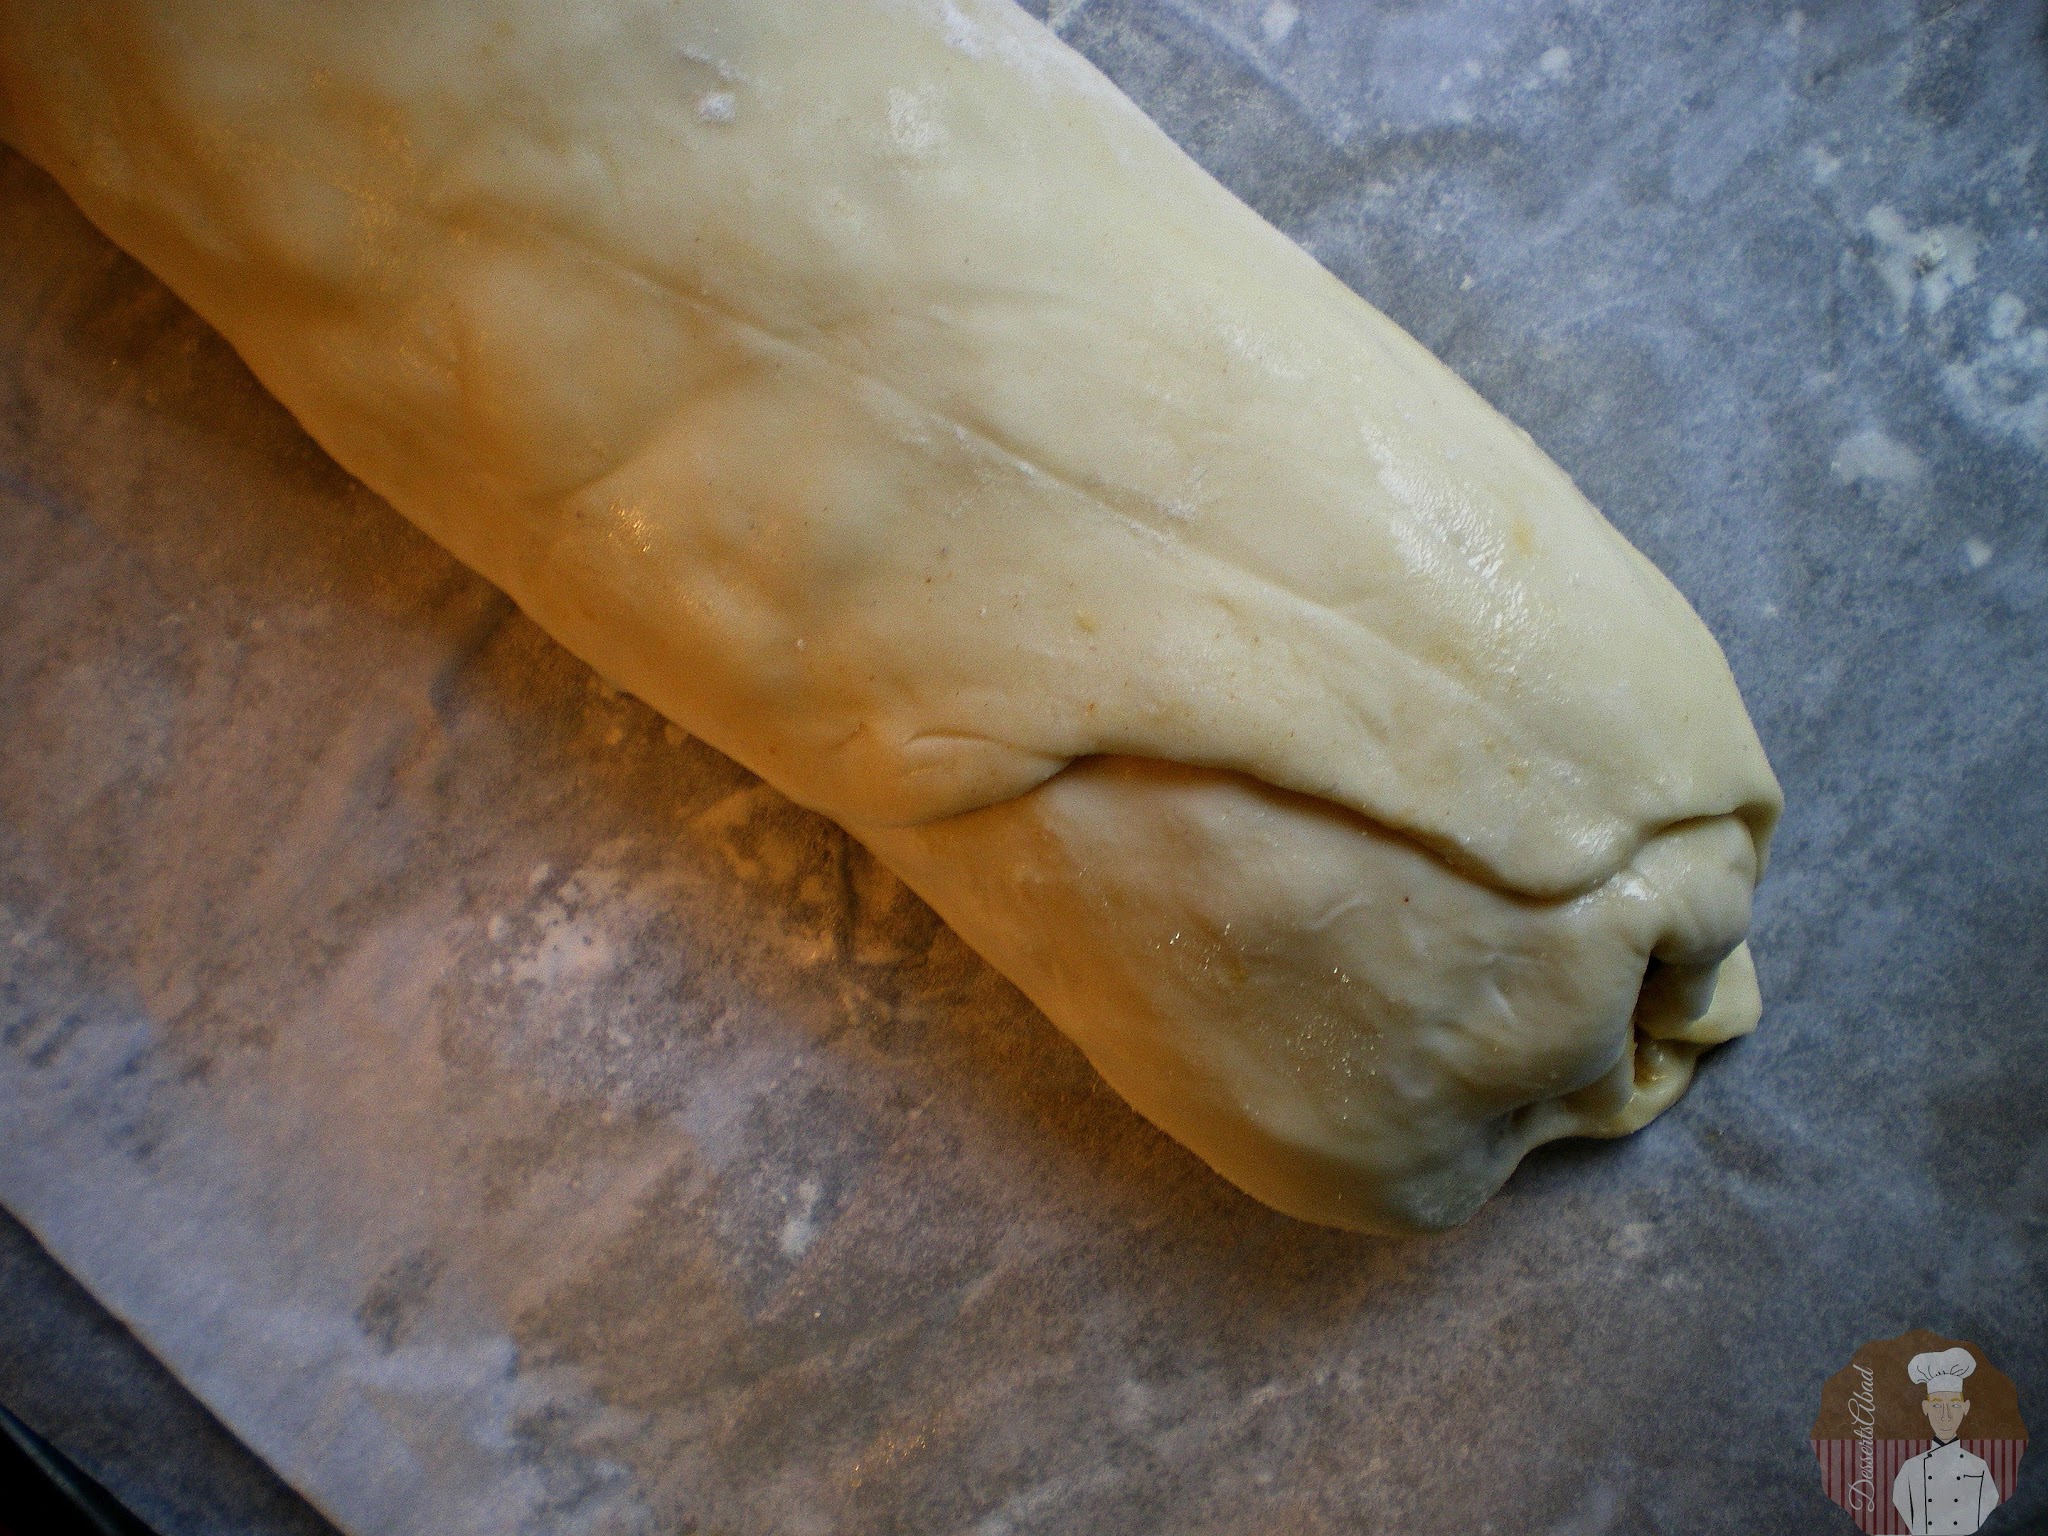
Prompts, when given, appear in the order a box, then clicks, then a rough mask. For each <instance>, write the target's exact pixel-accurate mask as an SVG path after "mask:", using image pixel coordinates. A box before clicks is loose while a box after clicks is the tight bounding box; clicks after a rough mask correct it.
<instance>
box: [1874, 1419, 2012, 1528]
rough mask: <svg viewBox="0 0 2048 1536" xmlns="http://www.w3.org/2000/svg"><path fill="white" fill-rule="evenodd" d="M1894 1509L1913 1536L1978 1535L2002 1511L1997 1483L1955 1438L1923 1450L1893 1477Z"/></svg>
mask: <svg viewBox="0 0 2048 1536" xmlns="http://www.w3.org/2000/svg"><path fill="white" fill-rule="evenodd" d="M1892 1505H1893V1507H1894V1508H1896V1509H1897V1510H1898V1512H1899V1518H1900V1519H1902V1520H1904V1521H1905V1522H1906V1529H1907V1530H1909V1531H1911V1532H1913V1533H1914V1536H1923V1533H1925V1532H1930V1531H1941V1532H1949V1531H1957V1532H1964V1533H1967V1532H1970V1531H1974V1530H1976V1529H1977V1527H1979V1526H1980V1525H1982V1524H1983V1523H1984V1519H1985V1517H1986V1516H1987V1515H1989V1514H1990V1513H1991V1511H1993V1510H1994V1509H1996V1508H1998V1484H1997V1483H1996V1482H1994V1481H1993V1480H1992V1477H1991V1468H1990V1467H1989V1466H1987V1465H1985V1463H1984V1461H1983V1459H1982V1458H1981V1457H1977V1456H1972V1455H1971V1454H1970V1453H1969V1452H1968V1451H1966V1450H1964V1449H1963V1442H1962V1441H1960V1440H1951V1441H1949V1442H1948V1444H1946V1445H1937V1446H1936V1447H1935V1448H1934V1449H1933V1450H1931V1451H1922V1452H1921V1453H1920V1454H1919V1455H1918V1456H1915V1457H1913V1458H1912V1459H1911V1460H1910V1461H1908V1462H1907V1463H1906V1464H1905V1465H1904V1466H1902V1467H1900V1468H1899V1475H1898V1476H1897V1477H1895V1478H1893V1479H1892Z"/></svg>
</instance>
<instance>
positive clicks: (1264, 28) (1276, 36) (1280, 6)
mask: <svg viewBox="0 0 2048 1536" xmlns="http://www.w3.org/2000/svg"><path fill="white" fill-rule="evenodd" d="M1300 20H1301V11H1300V8H1299V7H1297V6H1293V5H1290V4H1288V0H1273V3H1272V4H1271V5H1269V6H1267V7H1266V13H1265V14H1264V15H1263V16H1261V17H1260V18H1259V30H1260V31H1261V32H1263V33H1264V34H1265V35H1266V46H1267V47H1268V48H1277V47H1279V46H1280V45H1281V44H1282V43H1284V42H1286V41H1287V37H1288V34H1289V33H1291V32H1292V31H1293V30H1294V26H1295V23H1296V22H1298V21H1300Z"/></svg>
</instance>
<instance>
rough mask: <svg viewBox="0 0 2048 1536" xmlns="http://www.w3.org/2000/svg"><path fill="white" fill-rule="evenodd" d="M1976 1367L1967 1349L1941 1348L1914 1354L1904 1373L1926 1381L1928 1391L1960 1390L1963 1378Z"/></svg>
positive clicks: (1916, 1379)
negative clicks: (1926, 1352)
mask: <svg viewBox="0 0 2048 1536" xmlns="http://www.w3.org/2000/svg"><path fill="white" fill-rule="evenodd" d="M1976 1369H1977V1362H1976V1360H1975V1359H1974V1358H1972V1356H1971V1354H1970V1352H1969V1351H1968V1350H1967V1349H1941V1350H1936V1351H1934V1352H1933V1353H1931V1354H1925V1355H1915V1356H1914V1357H1913V1358H1912V1359H1911V1360H1909V1361H1908V1362H1907V1363H1906V1374H1907V1375H1908V1376H1910V1377H1912V1378H1913V1379H1914V1380H1915V1381H1924V1382H1926V1383H1927V1390H1928V1391H1929V1392H1961V1391H1962V1390H1963V1378H1964V1377H1965V1376H1967V1375H1969V1374H1970V1372H1972V1371H1974V1370H1976Z"/></svg>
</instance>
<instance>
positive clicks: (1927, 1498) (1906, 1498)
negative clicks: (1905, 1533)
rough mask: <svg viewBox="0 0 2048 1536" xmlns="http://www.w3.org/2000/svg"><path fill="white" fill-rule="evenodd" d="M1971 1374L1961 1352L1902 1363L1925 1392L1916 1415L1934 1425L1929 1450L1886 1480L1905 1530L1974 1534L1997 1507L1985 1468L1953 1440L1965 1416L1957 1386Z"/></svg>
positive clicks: (1970, 1361)
mask: <svg viewBox="0 0 2048 1536" xmlns="http://www.w3.org/2000/svg"><path fill="white" fill-rule="evenodd" d="M1976 1369H1977V1362H1976V1360H1975V1359H1974V1358H1973V1357H1972V1356H1971V1354H1970V1352H1969V1351H1968V1350H1967V1349H1943V1350H1937V1351H1935V1352H1933V1353H1931V1354H1925V1355H1915V1356H1914V1357H1913V1358H1912V1359H1911V1360H1909V1361H1908V1362H1907V1363H1906V1374H1907V1375H1909V1376H1911V1377H1912V1378H1913V1380H1914V1381H1916V1382H1920V1383H1923V1384H1924V1385H1925V1386H1926V1388H1927V1401H1926V1402H1924V1403H1922V1404H1921V1405H1920V1410H1921V1412H1923V1413H1925V1414H1926V1415H1927V1422H1928V1423H1929V1424H1931V1425H1933V1426H1934V1448H1933V1449H1932V1450H1929V1451H1923V1452H1922V1453H1921V1454H1920V1455H1918V1456H1915V1457H1914V1458H1913V1459H1912V1460H1910V1461H1908V1462H1907V1463H1906V1464H1905V1465H1904V1466H1902V1467H1900V1468H1899V1475H1898V1476H1897V1477H1896V1478H1894V1479H1893V1481H1892V1504H1893V1506H1894V1507H1895V1508H1896V1509H1897V1510H1898V1512H1899V1518H1900V1519H1902V1520H1904V1521H1905V1522H1906V1529H1907V1530H1909V1531H1913V1532H1915V1533H1918V1532H1923V1531H1974V1530H1976V1529H1977V1528H1978V1527H1979V1526H1981V1525H1982V1524H1983V1523H1984V1519H1985V1517H1986V1516H1987V1515H1989V1514H1990V1513H1991V1511H1992V1510H1994V1509H1996V1508H1998V1485H1997V1483H1995V1482H1994V1481H1992V1477H1991V1468H1990V1467H1988V1466H1986V1465H1985V1464H1984V1462H1983V1461H1981V1460H1979V1459H1978V1458H1977V1457H1975V1456H1972V1455H1971V1454H1970V1453H1969V1452H1968V1451H1966V1450H1964V1449H1963V1443H1962V1441H1960V1440H1958V1439H1957V1438H1956V1436H1957V1434H1958V1433H1960V1432H1961V1430H1962V1427H1963V1416H1964V1415H1965V1414H1967V1413H1968V1412H1969V1411H1970V1400H1969V1399H1968V1398H1966V1397H1964V1396H1963V1382H1964V1380H1965V1378H1967V1377H1968V1376H1969V1374H1970V1373H1971V1372H1972V1371H1974V1370H1976Z"/></svg>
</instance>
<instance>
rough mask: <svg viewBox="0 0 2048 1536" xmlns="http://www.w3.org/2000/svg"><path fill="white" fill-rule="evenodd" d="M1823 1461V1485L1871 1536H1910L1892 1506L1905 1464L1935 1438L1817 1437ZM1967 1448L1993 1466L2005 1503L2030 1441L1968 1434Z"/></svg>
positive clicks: (1814, 1443)
mask: <svg viewBox="0 0 2048 1536" xmlns="http://www.w3.org/2000/svg"><path fill="white" fill-rule="evenodd" d="M1810 1443H1811V1444H1812V1446H1813V1454H1814V1457H1815V1459H1816V1460H1818V1461H1819V1462H1820V1480H1821V1485H1822V1486H1823V1487H1824V1488H1826V1490H1827V1495H1828V1497H1829V1498H1831V1499H1833V1500H1834V1501H1835V1502H1836V1503H1837V1504H1839V1505H1841V1506H1842V1508H1844V1509H1846V1510H1847V1511H1849V1514H1850V1516H1851V1517H1852V1518H1853V1519H1854V1520H1855V1522H1856V1528H1857V1529H1858V1530H1859V1531H1864V1532H1867V1533H1868V1536H1910V1532H1909V1531H1908V1529H1907V1526H1906V1522H1905V1521H1904V1520H1902V1519H1900V1518H1899V1512H1898V1510H1897V1509H1895V1508H1893V1506H1892V1482H1893V1480H1894V1479H1895V1478H1897V1477H1898V1475H1899V1468H1900V1467H1902V1466H1904V1465H1905V1464H1906V1463H1907V1462H1909V1461H1911V1460H1912V1459H1913V1458H1914V1457H1915V1456H1918V1455H1919V1454H1920V1453H1921V1452H1922V1451H1925V1450H1928V1449H1931V1448H1932V1446H1933V1445H1934V1442H1933V1441H1932V1440H1815V1441H1812V1442H1810ZM1963 1449H1964V1450H1966V1451H1968V1452H1969V1453H1970V1454H1971V1455H1973V1456H1977V1457H1980V1458H1982V1459H1983V1461H1984V1462H1985V1463H1986V1464H1988V1465H1989V1466H1990V1468H1991V1480H1992V1481H1993V1482H1994V1483H1996V1484H1997V1485H1998V1501H1999V1503H2001V1504H2003V1503H2004V1502H2005V1501H2006V1500H2007V1499H2009V1498H2011V1497H2012V1494H2013V1490H2014V1489H2015V1488H2016V1487H2018V1486H2019V1480H2020V1457H2021V1456H2022V1455H2024V1454H2025V1453H2026V1449H2027V1442H2026V1441H2024V1440H1972V1439H1970V1438H1969V1437H1968V1436H1964V1437H1963Z"/></svg>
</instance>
